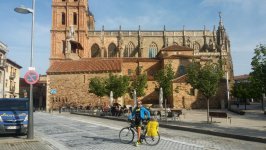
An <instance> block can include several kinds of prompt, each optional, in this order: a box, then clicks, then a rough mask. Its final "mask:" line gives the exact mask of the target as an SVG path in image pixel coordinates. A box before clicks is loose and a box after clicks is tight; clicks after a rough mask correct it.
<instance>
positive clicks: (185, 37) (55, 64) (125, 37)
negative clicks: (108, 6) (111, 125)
mask: <svg viewBox="0 0 266 150" xmlns="http://www.w3.org/2000/svg"><path fill="white" fill-rule="evenodd" d="M106 26H108V25H106ZM230 53H231V52H230V40H229V38H228V36H227V34H226V30H225V27H224V25H223V21H222V16H221V14H219V24H218V27H217V29H216V28H215V26H214V27H213V29H211V30H208V29H205V27H203V29H199V30H186V29H185V28H183V29H180V30H171V31H169V30H167V29H166V28H165V27H164V28H162V29H160V30H155V31H150V30H144V29H142V28H141V27H140V26H139V28H136V30H123V29H122V27H121V26H120V27H118V28H117V29H115V30H105V29H104V26H103V27H102V29H101V30H95V20H94V16H93V13H92V12H91V11H90V9H89V2H88V0H52V26H51V51H50V66H49V69H48V70H47V106H46V108H47V109H50V108H52V109H57V108H58V107H63V106H66V107H79V106H84V107H85V106H87V105H89V104H91V105H93V106H97V105H101V104H102V103H103V102H105V103H108V102H109V97H107V96H106V97H104V98H102V100H101V101H100V98H99V97H97V96H96V95H94V94H92V93H89V92H88V89H89V82H90V79H91V78H93V77H108V75H109V73H113V74H117V75H127V76H130V77H134V76H136V75H137V74H138V73H139V71H138V72H137V71H136V69H137V68H140V72H141V73H146V74H147V76H148V87H147V89H146V91H145V92H146V96H143V97H140V98H139V99H140V100H142V101H143V103H144V104H155V105H156V104H158V98H159V92H158V84H157V83H156V81H155V80H154V74H155V73H156V72H157V71H158V70H160V69H163V68H164V66H165V65H166V64H168V63H171V65H172V68H173V70H174V71H175V79H174V80H173V81H172V84H173V88H174V89H173V94H172V96H171V98H170V99H169V100H168V101H167V103H168V106H170V107H172V108H179V109H180V108H184V109H191V108H206V101H205V99H204V98H203V97H202V96H200V94H199V93H198V92H197V91H195V90H194V89H193V88H192V87H191V86H190V85H189V84H187V82H186V69H185V68H186V66H187V65H189V64H190V63H191V62H192V59H193V58H197V59H198V60H200V61H206V60H210V59H211V60H213V61H214V62H217V61H218V60H223V62H224V64H223V69H224V71H225V72H226V73H227V74H228V79H229V80H228V81H229V83H230V82H232V81H233V80H232V79H233V66H232V58H231V54H230ZM224 78H225V79H226V75H225V76H224ZM220 85H221V86H220V88H219V91H218V93H217V95H216V96H215V97H213V99H212V100H211V101H210V108H221V107H223V105H224V103H226V101H227V91H228V90H227V89H228V88H227V84H226V80H225V81H224V82H222V83H221V84H220ZM177 87H178V90H175V89H176V88H177ZM116 102H118V103H120V104H121V105H133V103H134V102H133V100H132V99H131V98H130V96H129V95H128V94H126V95H125V96H123V97H121V98H118V99H117V101H116Z"/></svg>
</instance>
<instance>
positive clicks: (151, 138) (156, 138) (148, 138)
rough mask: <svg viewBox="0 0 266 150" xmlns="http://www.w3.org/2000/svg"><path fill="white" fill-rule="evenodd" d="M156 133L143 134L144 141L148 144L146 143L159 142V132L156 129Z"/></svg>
mask: <svg viewBox="0 0 266 150" xmlns="http://www.w3.org/2000/svg"><path fill="white" fill-rule="evenodd" d="M157 133H158V135H157V136H147V135H146V136H145V142H146V143H147V144H148V145H151V146H153V145H157V144H158V143H159V142H160V139H161V138H160V134H159V132H158V131H157Z"/></svg>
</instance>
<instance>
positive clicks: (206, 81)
mask: <svg viewBox="0 0 266 150" xmlns="http://www.w3.org/2000/svg"><path fill="white" fill-rule="evenodd" d="M220 66H221V65H220V64H216V63H212V62H207V63H206V64H204V65H200V64H199V63H197V62H195V61H193V62H192V64H191V65H190V66H189V67H188V69H187V75H188V83H190V84H191V86H192V87H193V88H194V89H198V90H199V91H200V93H201V94H202V95H203V96H204V97H205V98H206V99H207V122H208V123H209V99H210V98H211V97H212V96H214V95H215V94H216V92H217V89H218V86H219V83H220V80H221V79H222V77H223V71H222V69H221V67H220Z"/></svg>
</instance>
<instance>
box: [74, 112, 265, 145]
mask: <svg viewBox="0 0 266 150" xmlns="http://www.w3.org/2000/svg"><path fill="white" fill-rule="evenodd" d="M70 113H71V114H76V115H84V116H90V117H96V118H102V119H110V120H117V121H127V119H122V118H116V117H109V116H107V117H106V116H95V115H89V114H88V113H77V112H70ZM159 123H160V127H163V128H169V129H176V130H182V131H189V132H196V133H201V134H208V135H214V136H221V137H226V138H234V139H239V140H245V141H251V142H259V143H266V138H260V137H254V136H246V135H238V134H230V133H221V132H216V131H210V130H204V129H196V128H189V127H183V126H179V125H170V124H167V123H163V122H161V121H159Z"/></svg>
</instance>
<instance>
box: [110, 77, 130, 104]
mask: <svg viewBox="0 0 266 150" xmlns="http://www.w3.org/2000/svg"><path fill="white" fill-rule="evenodd" d="M128 88H129V77H127V76H121V75H120V76H118V75H113V74H109V78H107V79H106V92H107V93H108V94H109V93H110V92H111V91H113V96H114V98H115V99H117V98H118V97H121V96H123V95H124V94H125V93H126V92H127V91H128Z"/></svg>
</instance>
